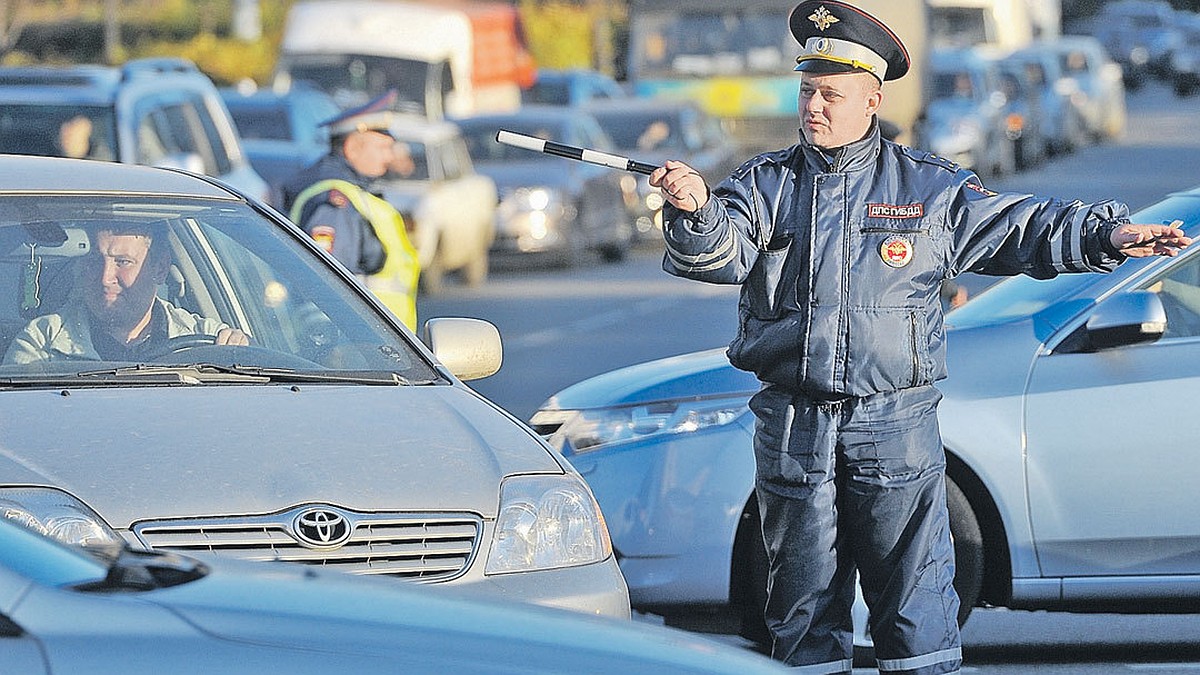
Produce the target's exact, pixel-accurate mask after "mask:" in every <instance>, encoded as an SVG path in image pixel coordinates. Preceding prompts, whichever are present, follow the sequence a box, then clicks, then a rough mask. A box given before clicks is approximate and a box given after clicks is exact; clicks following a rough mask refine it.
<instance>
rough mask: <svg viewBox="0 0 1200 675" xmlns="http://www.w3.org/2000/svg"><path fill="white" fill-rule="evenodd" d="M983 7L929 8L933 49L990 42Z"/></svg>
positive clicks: (985, 12) (989, 31)
mask: <svg viewBox="0 0 1200 675" xmlns="http://www.w3.org/2000/svg"><path fill="white" fill-rule="evenodd" d="M987 11H988V10H987V9H985V8H983V7H931V8H930V9H929V14H930V16H929V29H930V33H931V34H932V38H931V39H930V43H931V44H932V45H933V46H935V47H966V46H970V45H977V44H985V43H988V42H992V40H991V39H990V33H991V30H990V28H989V26H988V24H987Z"/></svg>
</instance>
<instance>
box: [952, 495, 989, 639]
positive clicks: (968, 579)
mask: <svg viewBox="0 0 1200 675" xmlns="http://www.w3.org/2000/svg"><path fill="white" fill-rule="evenodd" d="M946 508H947V510H948V511H949V512H950V537H951V538H952V539H953V540H954V590H955V592H957V593H958V600H959V603H960V604H959V607H958V625H960V626H961V625H963V624H964V623H966V622H967V617H968V616H970V615H971V610H972V609H974V607H975V603H976V602H978V601H979V594H980V592H981V591H982V589H983V533H982V531H981V530H980V529H979V520H978V519H977V518H976V517H975V511H974V509H972V508H971V502H969V501H968V500H967V496H966V494H964V493H963V491H962V488H960V487H958V483H955V482H954V479H953V478H950V477H949V476H947V477H946Z"/></svg>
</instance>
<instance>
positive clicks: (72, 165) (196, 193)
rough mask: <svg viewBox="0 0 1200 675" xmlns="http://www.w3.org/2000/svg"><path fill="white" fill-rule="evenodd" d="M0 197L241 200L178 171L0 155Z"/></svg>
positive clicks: (224, 188)
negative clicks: (42, 195)
mask: <svg viewBox="0 0 1200 675" xmlns="http://www.w3.org/2000/svg"><path fill="white" fill-rule="evenodd" d="M0 176H2V178H0V194H11V193H30V192H33V193H40V192H56V193H60V194H69V193H79V194H84V193H91V194H94V193H98V192H122V193H128V194H137V195H147V196H158V195H161V196H168V195H169V196H181V195H182V196H189V197H207V198H215V199H230V200H241V199H243V198H242V197H241V195H239V194H237V193H235V192H233V190H232V189H230V188H227V187H224V186H223V185H221V184H218V183H216V182H215V181H212V180H209V179H207V178H203V177H198V176H194V175H191V174H188V173H185V172H182V171H172V170H168V169H158V168H154V167H148V166H140V165H134V164H117V163H114V162H99V161H93V160H84V159H63V158H61V157H35V156H30V155H0Z"/></svg>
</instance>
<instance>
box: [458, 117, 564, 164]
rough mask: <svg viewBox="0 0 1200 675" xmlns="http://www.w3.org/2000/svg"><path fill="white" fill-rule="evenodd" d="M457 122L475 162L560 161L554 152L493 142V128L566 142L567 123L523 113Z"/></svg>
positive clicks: (494, 135) (494, 134) (494, 137)
mask: <svg viewBox="0 0 1200 675" xmlns="http://www.w3.org/2000/svg"><path fill="white" fill-rule="evenodd" d="M458 126H459V128H460V129H461V130H462V137H463V141H464V142H465V143H466V144H467V152H468V153H470V155H471V160H472V161H473V162H475V163H476V164H487V163H491V162H543V161H558V162H561V161H562V160H561V158H557V157H555V156H554V155H549V154H544V153H538V152H530V151H529V150H526V149H525V148H518V147H515V146H512V145H506V144H504V143H498V142H496V132H497V131H499V130H500V129H505V130H507V131H513V132H516V133H518V134H524V135H526V136H533V137H534V138H540V139H543V140H547V141H556V142H559V143H564V142H567V139H566V136H567V127H566V124H565V123H563V122H561V121H550V120H537V119H533V118H522V117H511V118H505V119H502V120H492V119H487V118H476V119H469V118H468V119H461V120H458Z"/></svg>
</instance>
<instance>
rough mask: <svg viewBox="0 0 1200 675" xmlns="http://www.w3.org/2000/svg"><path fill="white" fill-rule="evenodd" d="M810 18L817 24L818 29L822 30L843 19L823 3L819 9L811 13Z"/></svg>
mask: <svg viewBox="0 0 1200 675" xmlns="http://www.w3.org/2000/svg"><path fill="white" fill-rule="evenodd" d="M808 20H809V21H812V22H813V23H814V24H815V25H816V26H817V30H821V31H823V30H825V29H826V28H829V27H830V26H832V25H833V24H835V23H837V22H838V21H841V19H839V18H837V17H836V16H834V15H832V14H830V13H829V10H827V9H825V5H821V6H820V7H818V8H817V11H815V12H813V13H812V14H809V15H808Z"/></svg>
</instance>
